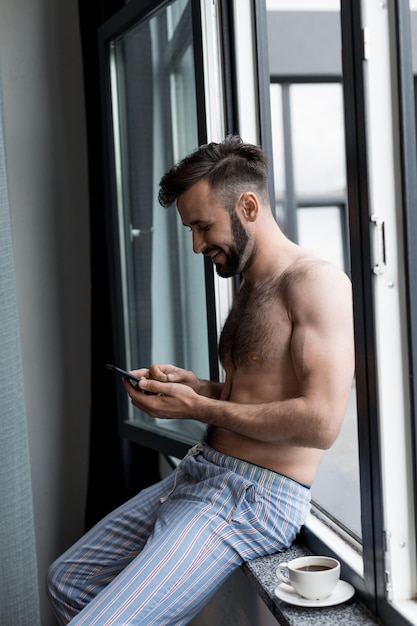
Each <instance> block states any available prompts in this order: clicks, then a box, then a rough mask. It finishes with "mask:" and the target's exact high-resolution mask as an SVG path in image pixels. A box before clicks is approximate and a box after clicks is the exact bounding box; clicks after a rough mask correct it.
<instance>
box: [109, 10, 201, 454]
mask: <svg viewBox="0 0 417 626" xmlns="http://www.w3.org/2000/svg"><path fill="white" fill-rule="evenodd" d="M111 62H112V92H113V93H112V100H113V116H114V129H115V133H114V134H115V136H114V143H115V155H116V166H117V172H116V177H117V184H118V189H117V196H118V216H119V231H120V237H119V238H120V249H121V268H122V293H123V302H124V334H125V345H126V363H125V364H122V365H125V366H126V367H127V368H128V369H130V368H138V367H142V366H145V367H146V366H148V365H149V364H150V363H158V362H159V363H161V362H162V363H174V364H176V365H179V366H180V367H184V368H186V369H192V370H193V371H195V372H196V373H198V375H199V376H201V377H202V378H208V377H209V358H208V340H207V322H206V296H205V281H204V265H203V259H202V257H200V256H198V257H197V256H196V255H194V254H193V251H192V246H191V243H190V239H189V237H187V236H186V235H187V232H186V230H185V229H184V227H182V225H181V224H180V220H179V219H178V216H177V211H176V209H175V207H171V208H170V209H168V210H167V209H163V208H162V207H161V206H160V205H159V203H158V199H157V198H158V185H159V180H160V178H161V176H162V175H163V174H164V172H165V171H166V170H167V169H168V168H169V167H171V165H172V164H173V162H174V161H177V160H178V159H180V158H182V157H183V156H185V155H186V154H188V153H189V152H191V151H192V150H193V149H194V148H196V147H197V145H198V137H197V111H196V96H195V82H194V62H193V40H192V23H191V2H190V1H188V2H187V1H185V0H178V1H177V2H173V3H171V5H170V6H168V7H167V6H165V7H164V8H162V9H160V10H159V11H157V12H155V13H153V14H152V17H150V18H149V19H147V20H144V21H142V22H140V23H138V24H136V25H135V26H134V27H132V28H131V29H129V30H128V31H126V32H125V33H124V34H123V35H122V36H120V37H119V38H118V39H116V40H115V41H114V42H113V44H112V61H111ZM179 131H180V132H179ZM129 412H130V415H129V420H131V421H132V422H134V423H135V424H138V425H140V426H145V427H146V428H147V429H148V430H152V431H154V432H158V433H162V434H167V433H168V432H171V433H174V434H175V439H178V440H181V441H185V442H186V443H194V442H195V441H198V440H200V439H201V436H202V434H203V432H204V426H203V425H202V424H201V423H199V422H195V421H192V420H190V421H181V420H162V419H153V418H150V417H148V416H147V415H145V414H144V413H142V412H141V411H139V410H138V409H136V408H134V407H133V406H132V405H130V404H129Z"/></svg>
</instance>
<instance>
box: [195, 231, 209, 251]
mask: <svg viewBox="0 0 417 626" xmlns="http://www.w3.org/2000/svg"><path fill="white" fill-rule="evenodd" d="M205 247H206V244H205V243H204V237H203V234H202V233H199V232H197V231H195V230H193V250H194V252H195V253H196V254H200V252H202V251H203V250H204V248H205Z"/></svg>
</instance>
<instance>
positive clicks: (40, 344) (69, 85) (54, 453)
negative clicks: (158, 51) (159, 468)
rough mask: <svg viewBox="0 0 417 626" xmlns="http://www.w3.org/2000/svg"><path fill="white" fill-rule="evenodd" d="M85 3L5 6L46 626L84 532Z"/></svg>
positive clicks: (1, 25)
mask: <svg viewBox="0 0 417 626" xmlns="http://www.w3.org/2000/svg"><path fill="white" fill-rule="evenodd" d="M77 11H78V5H77V0H65V2H53V1H52V0H21V1H20V2H16V1H15V0H2V1H1V3H0V81H1V83H2V89H3V108H4V111H3V121H4V126H5V142H6V159H7V172H8V184H9V197H10V207H11V219H12V228H13V240H14V253H15V264H16V265H15V270H16V281H17V299H18V306H19V316H20V326H21V342H22V357H23V370H24V386H25V401H26V407H27V418H28V429H29V446H30V454H31V467H32V480H33V494H34V509H35V523H36V539H37V551H38V565H39V579H40V596H41V606H42V626H52V624H54V623H55V622H54V620H53V618H52V615H51V612H50V609H49V605H48V603H47V601H46V598H45V593H44V590H43V589H44V577H45V572H46V569H47V567H48V565H49V563H50V562H51V561H52V560H53V559H54V558H55V556H57V555H58V554H59V553H60V552H61V551H63V550H64V549H65V548H66V547H67V546H68V545H70V544H71V543H72V542H73V541H74V539H76V538H77V537H78V536H79V535H80V534H81V533H82V530H83V522H84V508H85V497H86V479H87V453H88V430H89V408H90V396H89V393H90V392H89V384H90V381H89V356H90V355H89V350H90V345H89V344H90V334H89V321H90V320H89V315H90V284H89V232H88V230H89V225H88V193H87V165H86V139H85V120H84V108H83V85H82V66H81V46H80V39H79V30H78V14H77Z"/></svg>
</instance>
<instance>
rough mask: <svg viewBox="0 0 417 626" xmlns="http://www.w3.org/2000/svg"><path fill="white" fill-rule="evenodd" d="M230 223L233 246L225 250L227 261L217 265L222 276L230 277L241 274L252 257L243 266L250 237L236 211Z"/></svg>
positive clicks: (217, 269)
mask: <svg viewBox="0 0 417 626" xmlns="http://www.w3.org/2000/svg"><path fill="white" fill-rule="evenodd" d="M230 223H231V226H232V235H233V246H231V247H230V250H229V252H224V254H225V256H226V263H224V264H223V265H216V272H217V274H218V275H219V276H221V277H222V278H230V276H236V274H241V273H242V272H243V271H244V270H245V269H246V267H247V266H248V264H249V261H250V259H247V261H246V263H245V266H244V267H241V262H242V258H243V257H244V254H245V252H246V249H247V245H248V241H249V237H248V234H247V232H246V230H245V229H244V228H243V226H242V223H241V221H240V219H239V218H238V216H237V215H236V213H235V212H234V211H233V213H232V215H231V217H230Z"/></svg>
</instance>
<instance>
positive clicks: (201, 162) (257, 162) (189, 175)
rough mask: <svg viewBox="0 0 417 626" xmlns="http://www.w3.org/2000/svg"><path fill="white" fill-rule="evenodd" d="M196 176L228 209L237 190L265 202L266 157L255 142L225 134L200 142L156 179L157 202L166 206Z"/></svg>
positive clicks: (237, 194)
mask: <svg viewBox="0 0 417 626" xmlns="http://www.w3.org/2000/svg"><path fill="white" fill-rule="evenodd" d="M200 180H207V181H208V183H209V184H210V187H211V189H212V191H213V193H214V194H215V196H216V197H217V196H218V197H219V198H221V200H222V202H223V203H224V204H225V208H226V209H227V210H229V211H232V210H233V208H234V206H235V204H236V202H237V200H238V198H239V196H240V194H241V193H243V192H244V191H253V192H254V193H257V194H258V195H259V196H260V199H261V200H262V201H263V202H264V203H268V179H267V158H266V155H265V153H264V152H263V151H262V150H261V148H258V147H257V146H255V145H252V144H248V143H243V141H242V139H241V138H240V137H239V136H238V135H228V136H227V137H226V138H225V139H224V140H223V141H222V142H221V143H214V142H212V143H209V144H204V145H202V146H200V147H199V148H197V150H195V151H194V152H192V153H191V154H190V155H188V156H187V157H185V158H184V159H183V160H182V161H180V162H179V163H177V164H176V165H174V166H173V167H172V168H171V169H170V170H169V171H168V172H167V173H166V174H164V176H163V177H162V178H161V181H160V190H159V196H158V199H159V202H160V204H161V205H162V206H164V207H169V206H171V204H173V203H174V202H175V201H176V200H177V198H178V197H179V196H180V195H181V194H182V193H184V192H185V191H187V190H188V189H189V188H190V187H192V186H193V185H194V184H195V183H198V182H199V181H200Z"/></svg>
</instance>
